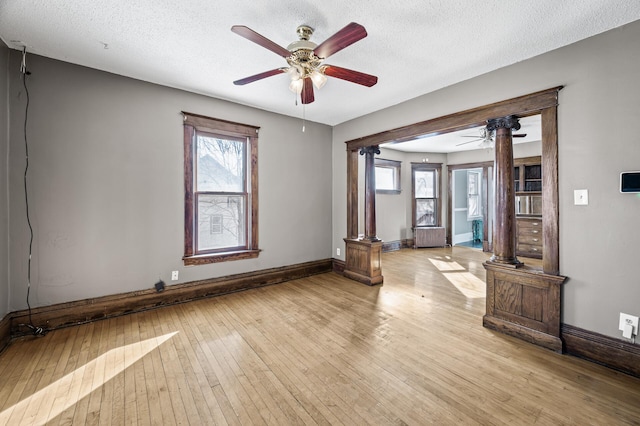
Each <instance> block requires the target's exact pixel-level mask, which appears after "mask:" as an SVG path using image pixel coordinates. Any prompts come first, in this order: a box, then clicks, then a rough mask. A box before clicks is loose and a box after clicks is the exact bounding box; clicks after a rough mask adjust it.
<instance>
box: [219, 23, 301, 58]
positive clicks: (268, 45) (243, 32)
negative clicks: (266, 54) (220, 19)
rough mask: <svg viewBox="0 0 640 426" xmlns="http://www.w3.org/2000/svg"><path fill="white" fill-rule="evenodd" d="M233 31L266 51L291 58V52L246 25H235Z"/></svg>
mask: <svg viewBox="0 0 640 426" xmlns="http://www.w3.org/2000/svg"><path fill="white" fill-rule="evenodd" d="M231 31H233V32H234V33H236V34H238V35H239V36H242V37H244V38H246V39H247V40H249V41H252V42H254V43H256V44H259V45H260V46H262V47H264V48H265V49H269V50H270V51H272V52H273V53H276V54H278V55H280V56H282V57H283V58H288V57H289V56H291V52H289V51H288V50H287V49H285V48H284V47H282V46H280V45H278V44H276V43H274V42H272V41H271V40H269V39H268V38H266V37H265V36H263V35H260V34H258V33H257V32H255V31H253V30H252V29H251V28H249V27H245V26H244V25H234V26H233V27H231Z"/></svg>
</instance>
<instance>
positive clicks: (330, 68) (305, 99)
mask: <svg viewBox="0 0 640 426" xmlns="http://www.w3.org/2000/svg"><path fill="white" fill-rule="evenodd" d="M231 31H233V32H234V33H236V34H238V35H240V36H242V37H244V38H246V39H247V40H249V41H252V42H254V43H256V44H259V45H260V46H262V47H264V48H266V49H269V50H270V51H272V52H274V53H276V54H278V55H280V56H282V57H283V58H285V59H286V60H287V63H288V64H289V66H288V67H282V68H276V69H273V70H269V71H265V72H261V73H259V74H256V75H252V76H250V77H246V78H243V79H240V80H236V81H234V82H233V84H235V85H240V86H241V85H245V84H247V83H252V82H254V81H257V80H261V79H263V78H267V77H271V76H274V75H278V74H281V73H287V74H289V76H290V78H291V83H290V85H289V89H290V90H291V91H293V92H294V93H296V94H298V95H300V98H301V100H302V103H303V104H310V103H312V102H313V101H314V94H313V86H314V85H315V86H316V88H317V89H320V88H321V87H322V86H324V84H325V83H326V82H327V76H329V77H335V78H339V79H341V80H346V81H350V82H352V83H356V84H361V85H363V86H367V87H371V86H373V85H375V84H376V83H377V82H378V77H376V76H374V75H369V74H365V73H362V72H358V71H353V70H350V69H347V68H341V67H337V66H335V65H328V64H323V63H322V62H323V61H324V60H325V59H327V58H328V57H329V56H331V55H333V54H334V53H336V52H339V51H341V50H342V49H344V48H345V47H348V46H350V45H352V44H353V43H355V42H356V41H358V40H361V39H363V38H365V37H366V36H367V31H366V30H365V29H364V27H363V26H362V25H360V24H356V23H355V22H352V23H350V24H349V25H347V26H346V27H344V28H343V29H341V30H340V31H338V32H337V33H335V34H334V35H332V36H331V37H329V38H328V39H326V40H325V41H323V42H322V43H320V44H318V45H316V44H315V43H313V42H311V41H309V38H310V37H311V35H312V34H313V28H311V27H309V26H307V25H300V26H299V27H298V28H297V30H296V32H297V33H298V37H299V40H298V41H294V42H293V43H291V44H289V46H287V48H286V49H285V48H284V47H281V46H280V45H278V44H276V43H274V42H272V41H271V40H269V39H267V38H266V37H264V36H262V35H260V34H258V33H257V32H255V31H253V30H252V29H250V28H248V27H245V26H244V25H234V26H232V27H231Z"/></svg>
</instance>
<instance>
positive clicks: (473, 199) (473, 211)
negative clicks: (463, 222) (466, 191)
mask: <svg viewBox="0 0 640 426" xmlns="http://www.w3.org/2000/svg"><path fill="white" fill-rule="evenodd" d="M468 212H469V214H468V217H469V218H473V217H480V216H482V213H481V212H480V197H479V196H478V195H469V210H468Z"/></svg>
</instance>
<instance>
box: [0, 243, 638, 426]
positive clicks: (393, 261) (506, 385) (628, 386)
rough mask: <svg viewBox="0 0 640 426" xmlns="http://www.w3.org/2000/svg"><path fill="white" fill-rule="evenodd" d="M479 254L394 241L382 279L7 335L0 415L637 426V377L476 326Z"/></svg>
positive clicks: (481, 305) (133, 420) (79, 420)
mask: <svg viewBox="0 0 640 426" xmlns="http://www.w3.org/2000/svg"><path fill="white" fill-rule="evenodd" d="M486 258H487V255H486V254H484V253H481V252H479V251H475V250H472V249H468V248H464V249H463V248H457V247H454V248H445V249H420V250H401V251H397V252H393V253H385V254H383V264H384V274H385V283H384V285H382V286H376V287H369V286H366V285H362V284H360V283H357V282H354V281H351V280H348V279H346V278H344V277H342V276H340V275H338V274H335V273H326V274H322V275H316V276H311V277H307V278H303V279H299V280H294V281H290V282H286V283H282V284H279V285H274V286H269V287H262V288H259V289H254V290H251V291H246V292H239V293H234V294H229V295H225V296H219V297H215V298H211V299H205V300H199V301H196V302H191V303H184V304H179V305H175V306H171V307H165V308H161V309H157V310H151V311H147V312H141V313H136V314H132V315H127V316H123V317H118V318H112V319H108V320H104V321H98V322H94V323H91V324H85V325H81V326H78V327H72V328H68V329H60V330H56V331H53V332H51V333H49V334H48V335H47V336H44V337H40V338H34V337H25V338H22V339H19V340H16V341H14V342H12V343H11V345H10V346H9V347H8V348H7V349H6V350H5V351H4V352H2V353H0V377H2V380H0V409H1V410H2V411H0V424H18V425H22V424H43V423H44V424H47V425H68V424H73V425H75V424H82V425H85V424H128V425H134V424H135V425H155V424H162V425H165V424H167V425H171V424H215V425H225V424H229V425H251V424H256V425H270V424H275V425H289V424H292V425H315V424H319V425H340V424H343V425H352V424H363V425H364V424H374V425H380V424H393V425H422V424H438V425H458V424H465V425H473V424H478V425H511V424H542V425H559V424H567V425H583V424H598V425H605V424H606V425H610V424H611V425H613V424H615V425H618V424H620V425H638V424H640V421H638V419H640V404H639V403H638V402H639V401H640V380H639V379H638V378H634V377H631V376H628V375H624V374H622V373H619V372H616V371H612V370H609V369H607V368H604V367H602V366H600V365H597V364H593V363H590V362H587V361H585V360H582V359H577V358H573V357H570V356H566V355H560V354H557V353H554V352H551V351H548V350H545V349H542V348H539V347H537V346H533V345H531V344H528V343H526V342H524V341H521V340H518V339H515V338H513V337H510V336H506V335H502V334H500V333H496V332H494V331H492V330H489V329H485V328H483V327H482V315H483V314H484V309H485V299H484V297H481V296H482V294H481V293H482V291H483V285H484V284H483V283H484V268H483V267H482V262H484V261H485V260H486ZM479 296H480V297H479ZM142 348H145V349H142Z"/></svg>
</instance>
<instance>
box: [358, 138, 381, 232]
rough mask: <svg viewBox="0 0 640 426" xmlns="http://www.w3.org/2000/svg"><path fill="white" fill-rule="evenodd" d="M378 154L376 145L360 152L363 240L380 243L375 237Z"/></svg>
mask: <svg viewBox="0 0 640 426" xmlns="http://www.w3.org/2000/svg"><path fill="white" fill-rule="evenodd" d="M376 154H380V149H379V148H378V146H377V145H375V146H367V147H365V148H362V149H361V150H360V155H364V156H365V160H364V239H365V240H368V241H380V240H379V239H378V237H376V166H375V157H374V156H375V155H376Z"/></svg>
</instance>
